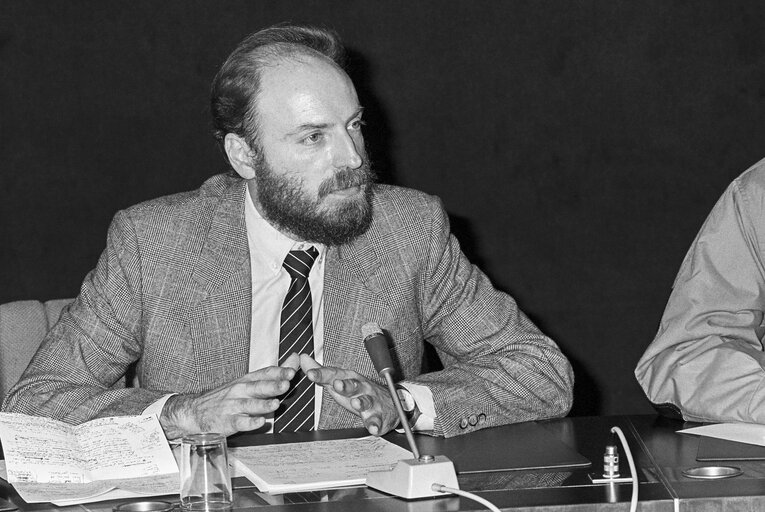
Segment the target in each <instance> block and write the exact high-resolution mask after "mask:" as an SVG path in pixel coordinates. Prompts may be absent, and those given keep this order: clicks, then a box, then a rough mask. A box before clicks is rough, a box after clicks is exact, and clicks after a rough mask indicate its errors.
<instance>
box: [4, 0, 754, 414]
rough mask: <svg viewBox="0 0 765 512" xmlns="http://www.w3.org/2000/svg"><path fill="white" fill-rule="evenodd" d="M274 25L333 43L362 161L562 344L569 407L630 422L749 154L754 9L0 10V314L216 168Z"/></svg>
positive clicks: (358, 5) (54, 282)
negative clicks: (237, 59) (362, 138)
mask: <svg viewBox="0 0 765 512" xmlns="http://www.w3.org/2000/svg"><path fill="white" fill-rule="evenodd" d="M285 20H290V21H307V22H314V23H323V24H327V25H329V26H331V27H334V28H335V29H337V30H338V31H339V32H340V33H341V35H342V36H343V38H344V40H345V42H346V44H347V45H348V46H349V48H350V49H351V50H352V57H353V59H352V63H351V64H352V67H351V75H352V77H353V78H354V80H355V81H356V84H357V88H358V89H359V93H360V96H361V99H362V103H363V104H364V105H365V106H366V107H367V115H366V117H367V122H368V125H367V128H366V137H367V140H368V142H369V144H370V146H371V151H372V156H373V160H374V161H375V163H376V164H377V167H378V170H379V171H380V172H381V174H382V175H383V176H384V178H385V180H386V181H390V182H394V183H396V184H400V185H404V186H408V187H413V188H417V189H421V190H424V191H426V192H429V193H432V194H436V195H438V196H440V197H441V198H442V199H443V200H444V203H445V205H446V207H447V209H448V211H449V213H450V215H451V216H452V220H453V229H454V231H455V233H456V234H457V235H458V237H459V239H460V240H461V242H462V244H463V247H464V250H465V252H466V253H467V254H468V255H469V256H470V257H471V258H472V259H473V260H474V261H475V262H476V263H478V264H479V265H480V266H481V267H482V268H483V269H484V270H485V271H486V272H487V273H488V274H489V276H490V277H491V278H492V279H493V280H494V282H495V283H496V285H497V286H498V287H499V288H501V289H504V290H506V291H508V292H510V293H511V294H513V295H514V296H515V298H516V299H517V300H518V301H519V303H520V304H521V306H522V308H523V309H524V310H525V311H526V312H527V313H528V314H529V316H531V317H532V318H533V319H534V320H535V321H536V322H537V323H538V324H539V325H540V326H541V327H542V328H543V330H544V331H545V332H547V333H548V334H550V335H551V336H552V337H553V338H554V339H555V340H556V341H557V342H558V343H559V344H560V346H561V348H562V349H563V351H564V352H565V353H566V354H567V355H568V356H569V357H570V358H571V360H572V362H573V364H574V368H575V371H576V376H577V384H576V392H575V393H576V395H575V398H576V400H575V405H574V411H573V413H574V414H621V413H642V412H651V410H652V409H651V408H650V406H649V404H648V402H647V401H646V400H645V398H644V396H643V394H642V392H641V391H640V389H639V387H638V386H637V384H636V383H635V380H634V377H633V373H632V371H633V368H634V366H635V363H636V362H637V360H638V358H639V357H640V355H641V354H642V352H643V350H644V348H645V347H646V346H647V344H648V343H649V342H650V341H651V339H652V338H653V335H654V333H655V332H656V328H657V326H658V322H659V319H660V317H661V313H662V311H663V309H664V305H665V303H666V300H667V297H668V296H669V292H670V286H671V284H672V280H673V278H674V276H675V273H676V272H677V269H678V267H679V265H680V262H681V260H682V258H683V256H684V254H685V251H686V250H687V248H688V246H689V244H690V243H691V241H692V239H693V237H694V235H695V233H696V231H697V230H698V228H699V227H700V226H701V223H702V222H703V220H704V218H705V216H706V214H707V213H708V212H709V210H710V209H711V207H712V205H713V204H714V202H715V201H716V199H717V198H718V197H719V195H720V194H721V193H722V191H723V190H724V188H725V186H726V185H727V184H728V183H729V182H730V180H731V179H733V178H734V177H735V176H737V175H738V174H740V173H741V172H742V171H743V170H745V169H746V168H747V167H749V166H750V165H751V164H753V163H754V162H756V161H757V160H759V159H760V158H761V157H763V156H765V147H763V137H765V125H764V124H763V122H762V121H763V119H765V116H763V114H764V113H765V112H764V111H765V76H763V72H764V71H765V68H764V67H763V66H764V64H765V30H763V29H764V28H765V19H764V17H763V4H762V3H761V2H756V1H749V2H745V1H744V2H728V1H709V0H695V1H664V0H661V1H639V2H636V1H614V0H602V1H570V0H556V1H502V2H499V1H496V2H489V1H483V2H480V1H468V0H465V1H444V0H440V1H417V2H410V1H401V2H386V1H357V2H351V1H326V0H324V1H304V2H290V1H262V0H261V1H237V2H234V1H229V2H224V1H208V2H201V1H195V2H194V1H167V0H164V1H134V0H133V1H124V2H115V1H104V0H94V1H87V2H85V1H61V2H54V1H47V2H46V1H16V0H3V1H2V3H0V166H2V167H0V268H2V269H3V270H2V271H0V302H7V301H11V300H18V299H41V300H46V299H51V298H62V297H71V296H74V295H76V294H77V291H78V288H79V284H80V282H81V281H82V278H83V277H84V275H85V274H86V273H87V272H88V271H89V270H90V269H91V268H92V267H93V266H94V265H95V263H96V260H97V258H98V255H99V254H100V252H101V250H102V249H103V246H104V242H105V235H106V230H107V227H108V224H109V221H110V220H111V217H112V216H113V214H114V213H115V211H116V210H117V209H119V208H123V207H126V206H129V205H131V204H134V203H137V202H140V201H143V200H146V199H150V198H153V197H156V196H160V195H164V194H169V193H172V192H177V191H182V190H188V189H192V188H196V187H197V186H198V185H199V184H200V183H201V182H202V181H203V180H204V179H205V178H207V177H208V176H210V175H211V174H214V173H216V172H219V171H221V170H223V168H224V164H223V160H222V157H221V155H220V154H219V153H218V151H217V148H216V147H215V145H214V143H213V139H212V137H211V136H210V135H209V128H210V122H209V112H208V91H209V84H210V81H211V79H212V77H213V75H214V74H215V72H216V70H217V68H218V66H219V65H220V64H221V63H222V61H223V59H224V58H225V57H226V55H227V54H228V53H229V52H230V51H231V50H232V49H233V47H234V46H235V45H236V43H237V42H239V40H240V39H241V38H242V37H244V36H245V35H246V34H248V33H249V32H251V31H255V30H257V29H259V28H261V27H264V26H266V25H269V24H272V23H275V22H278V21H285Z"/></svg>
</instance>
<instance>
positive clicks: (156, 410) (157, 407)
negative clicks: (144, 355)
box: [143, 393, 414, 418]
mask: <svg viewBox="0 0 765 512" xmlns="http://www.w3.org/2000/svg"><path fill="white" fill-rule="evenodd" d="M177 394H178V393H168V394H167V395H165V396H163V397H162V398H160V399H159V400H157V401H156V402H154V403H153V404H150V405H149V406H148V407H147V408H146V409H144V410H143V414H146V415H149V414H156V415H157V418H159V416H160V414H162V409H164V408H165V403H167V400H168V398H170V397H171V396H173V395H177ZM412 396H414V393H412Z"/></svg>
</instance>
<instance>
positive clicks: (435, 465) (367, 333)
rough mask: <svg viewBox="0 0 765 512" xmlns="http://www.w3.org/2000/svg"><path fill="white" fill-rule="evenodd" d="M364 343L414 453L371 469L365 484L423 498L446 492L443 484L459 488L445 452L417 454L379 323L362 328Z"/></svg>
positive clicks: (408, 496) (411, 496)
mask: <svg viewBox="0 0 765 512" xmlns="http://www.w3.org/2000/svg"><path fill="white" fill-rule="evenodd" d="M361 335H362V336H363V337H364V346H365V347H366V349H367V353H369V357H370V358H371V359H372V364H374V366H375V370H377V373H378V374H379V375H380V377H382V378H383V379H385V382H386V383H387V384H388V392H389V393H390V396H391V398H392V399H393V405H395V406H396V412H397V413H398V417H399V419H400V420H401V426H403V427H404V433H405V434H406V440H407V441H408V442H409V447H410V448H411V450H412V454H414V459H406V460H400V461H398V463H397V464H396V465H395V466H393V467H392V468H391V469H389V470H387V471H370V472H369V473H368V474H367V485H368V486H369V487H372V488H374V489H378V490H380V491H383V492H387V493H389V494H393V495H394V496H400V497H402V498H406V499H414V498H426V497H431V496H440V495H443V494H449V493H450V491H451V489H450V490H448V491H447V490H444V488H445V487H451V488H452V489H459V484H458V483H457V473H456V471H455V470H454V464H453V463H452V461H450V460H449V459H448V458H447V457H446V456H444V455H436V456H433V455H422V456H421V455H420V451H419V450H418V449H417V443H415V441H414V436H413V435H412V429H411V427H410V426H409V421H407V418H406V413H404V408H403V407H401V401H400V400H399V398H398V393H396V387H395V385H394V384H393V375H392V374H393V372H394V367H393V358H392V357H391V355H390V351H389V350H388V340H387V338H386V337H385V334H383V332H382V329H380V326H379V325H377V324H376V323H375V322H369V323H366V324H364V325H363V326H362V327H361Z"/></svg>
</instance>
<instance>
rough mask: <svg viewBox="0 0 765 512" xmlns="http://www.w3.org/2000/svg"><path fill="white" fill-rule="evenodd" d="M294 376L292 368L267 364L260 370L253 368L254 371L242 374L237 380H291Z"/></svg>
mask: <svg viewBox="0 0 765 512" xmlns="http://www.w3.org/2000/svg"><path fill="white" fill-rule="evenodd" d="M288 360H289V359H288ZM294 376H295V369H294V368H287V367H283V366H268V367H266V368H261V369H260V370H255V371H254V372H250V373H247V374H245V375H243V376H242V377H240V378H239V381H240V382H253V381H260V380H292V377H294Z"/></svg>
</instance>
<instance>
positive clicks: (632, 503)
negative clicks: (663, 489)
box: [611, 427, 638, 512]
mask: <svg viewBox="0 0 765 512" xmlns="http://www.w3.org/2000/svg"><path fill="white" fill-rule="evenodd" d="M611 432H613V433H615V434H616V435H617V436H619V440H620V441H621V442H622V447H623V448H624V454H625V455H626V456H627V462H628V463H629V465H630V476H631V477H632V500H631V501H630V512H635V511H636V510H637V502H638V477H637V470H636V469H635V461H634V459H633V458H632V452H631V451H630V446H629V445H628V444H627V438H626V437H624V432H622V429H620V428H619V427H611Z"/></svg>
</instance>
